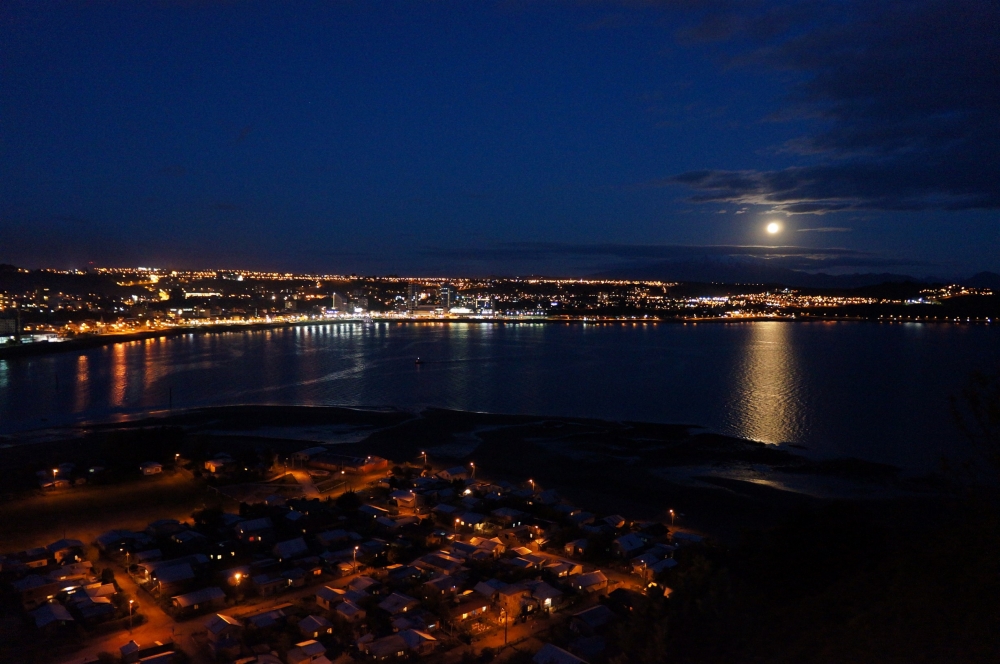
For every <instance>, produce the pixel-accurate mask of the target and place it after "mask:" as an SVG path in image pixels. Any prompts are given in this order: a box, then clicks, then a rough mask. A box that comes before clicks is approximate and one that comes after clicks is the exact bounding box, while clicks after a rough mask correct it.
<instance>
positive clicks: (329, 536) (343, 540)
mask: <svg viewBox="0 0 1000 664" xmlns="http://www.w3.org/2000/svg"><path fill="white" fill-rule="evenodd" d="M361 539H362V538H361V535H358V534H357V533H355V532H351V531H348V530H343V529H337V530H327V531H324V532H322V533H320V534H319V535H317V536H316V541H317V542H318V543H319V545H320V546H322V547H324V548H329V547H331V546H333V545H335V544H347V543H349V542H360V541H361Z"/></svg>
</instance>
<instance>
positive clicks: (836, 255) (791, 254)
mask: <svg viewBox="0 0 1000 664" xmlns="http://www.w3.org/2000/svg"><path fill="white" fill-rule="evenodd" d="M422 253H423V255H424V256H427V257H431V258H436V259H442V258H445V259H449V260H459V261H466V262H470V263H478V264H493V265H504V266H506V268H508V269H509V268H510V267H511V266H512V265H520V266H522V267H523V266H554V265H560V266H562V267H563V271H567V272H570V273H571V272H573V271H575V270H579V269H580V266H581V265H589V266H591V269H592V270H593V269H595V268H596V267H601V268H605V267H608V266H609V265H614V266H616V267H626V266H640V267H641V266H644V265H650V264H665V263H670V264H693V263H707V264H716V265H724V264H741V265H760V266H769V267H775V268H785V269H790V270H800V271H802V270H804V271H817V270H832V269H835V268H868V269H871V268H892V267H915V266H926V265H928V263H925V262H923V261H917V260H911V259H899V258H891V257H886V256H882V255H880V254H876V253H872V252H866V251H858V250H855V249H845V248H839V247H824V248H816V247H799V246H787V245H785V246H781V245H779V246H767V245H675V244H666V245H665V244H646V245H639V244H617V243H596V244H577V243H563V242H504V243H498V244H495V245H492V246H489V247H478V248H477V247H472V248H457V249H456V248H447V249H445V248H431V249H425V250H423V252H422Z"/></svg>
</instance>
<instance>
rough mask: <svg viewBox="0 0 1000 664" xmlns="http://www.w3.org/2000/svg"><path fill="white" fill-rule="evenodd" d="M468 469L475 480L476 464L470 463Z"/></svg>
mask: <svg viewBox="0 0 1000 664" xmlns="http://www.w3.org/2000/svg"><path fill="white" fill-rule="evenodd" d="M469 467H470V468H472V479H476V464H475V463H473V462H471V461H470V462H469Z"/></svg>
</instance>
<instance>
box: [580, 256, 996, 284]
mask: <svg viewBox="0 0 1000 664" xmlns="http://www.w3.org/2000/svg"><path fill="white" fill-rule="evenodd" d="M587 278H592V279H636V280H643V281H677V282H682V283H683V282H692V283H723V284H779V285H782V286H788V287H795V288H862V287H865V286H877V285H880V284H886V283H907V282H909V283H918V284H928V285H931V284H949V283H958V284H961V285H963V286H968V287H971V288H995V289H1000V274H998V273H996V272H990V271H981V272H977V273H976V274H974V275H972V276H970V277H968V278H946V277H937V276H925V277H916V276H913V275H909V274H897V273H893V272H865V273H852V274H840V275H838V274H828V273H826V272H815V273H814V272H804V271H801V270H793V269H791V268H784V267H772V266H768V265H759V264H755V263H728V262H716V261H661V262H657V263H647V264H645V265H633V266H622V267H617V268H611V269H608V270H602V271H600V272H596V273H593V274H589V275H587Z"/></svg>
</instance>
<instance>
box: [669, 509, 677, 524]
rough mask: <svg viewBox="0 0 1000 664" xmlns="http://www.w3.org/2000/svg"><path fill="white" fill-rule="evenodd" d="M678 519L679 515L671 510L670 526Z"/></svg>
mask: <svg viewBox="0 0 1000 664" xmlns="http://www.w3.org/2000/svg"><path fill="white" fill-rule="evenodd" d="M676 517H677V514H675V513H674V511H673V510H670V525H671V526H672V525H674V519H675V518H676Z"/></svg>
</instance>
